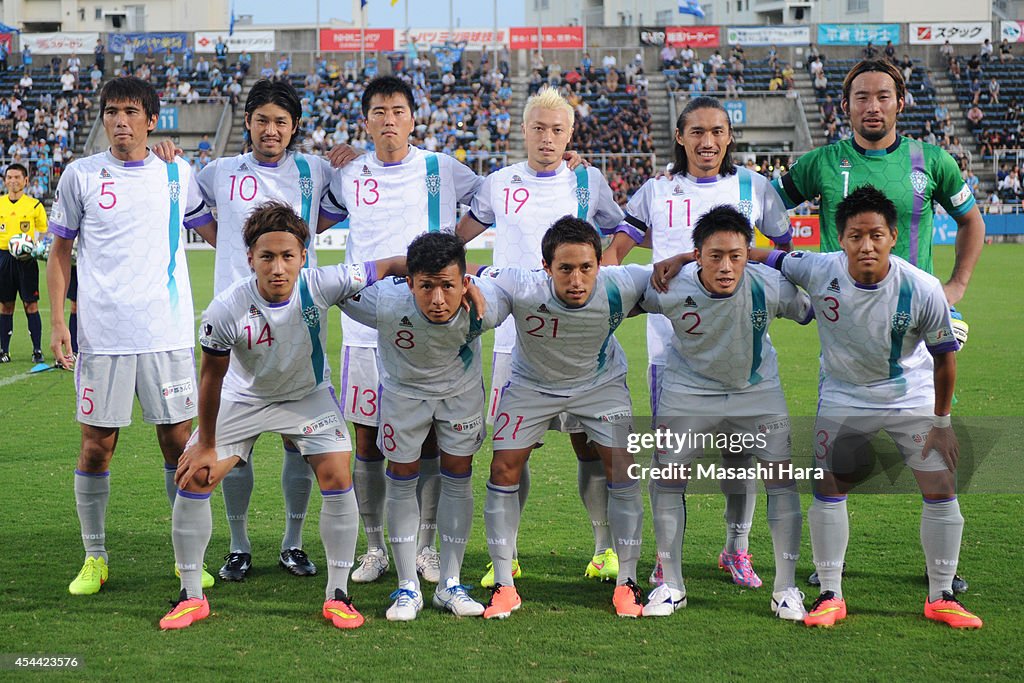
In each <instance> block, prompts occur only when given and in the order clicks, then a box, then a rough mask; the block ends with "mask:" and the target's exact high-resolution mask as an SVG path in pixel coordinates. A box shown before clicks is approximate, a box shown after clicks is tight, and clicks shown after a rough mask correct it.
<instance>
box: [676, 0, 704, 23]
mask: <svg viewBox="0 0 1024 683" xmlns="http://www.w3.org/2000/svg"><path fill="white" fill-rule="evenodd" d="M679 13H680V14H692V15H693V16H695V17H698V18H700V19H703V18H704V8H703V7H701V6H700V0H679Z"/></svg>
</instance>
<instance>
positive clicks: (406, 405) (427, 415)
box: [377, 384, 487, 463]
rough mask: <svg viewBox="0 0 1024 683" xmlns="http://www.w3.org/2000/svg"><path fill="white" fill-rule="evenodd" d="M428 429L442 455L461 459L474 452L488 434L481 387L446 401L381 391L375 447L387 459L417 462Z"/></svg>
mask: <svg viewBox="0 0 1024 683" xmlns="http://www.w3.org/2000/svg"><path fill="white" fill-rule="evenodd" d="M431 427H434V431H435V433H436V434H437V447H438V449H440V450H441V452H443V453H447V454H448V455H462V456H472V455H473V454H474V453H476V452H477V450H479V448H480V446H481V445H482V444H483V442H484V436H486V434H487V428H486V427H485V426H484V387H483V384H481V385H480V386H478V387H475V388H473V389H469V390H468V391H464V392H462V393H461V394H458V395H456V396H450V397H448V398H428V399H415V398H409V397H407V396H400V395H398V394H396V393H394V392H389V391H387V390H386V389H385V390H384V391H382V392H381V401H380V429H378V430H377V448H379V449H380V452H381V453H383V454H384V456H385V457H386V458H387V459H388V460H391V461H392V462H400V463H409V462H416V461H417V460H419V459H420V451H422V449H423V441H424V439H426V438H427V434H428V433H429V432H430V428H431Z"/></svg>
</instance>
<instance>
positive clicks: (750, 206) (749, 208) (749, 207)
mask: <svg viewBox="0 0 1024 683" xmlns="http://www.w3.org/2000/svg"><path fill="white" fill-rule="evenodd" d="M736 208H738V209H739V210H740V213H742V214H743V216H744V217H745V218H746V219H747V220H748V221H749V220H750V214H751V213H752V212H753V211H754V202H752V201H750V200H749V199H741V200H740V203H739V204H738V205H737V207H736Z"/></svg>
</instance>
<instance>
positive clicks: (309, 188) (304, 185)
mask: <svg viewBox="0 0 1024 683" xmlns="http://www.w3.org/2000/svg"><path fill="white" fill-rule="evenodd" d="M299 191H300V192H302V196H303V197H305V198H307V199H308V198H309V197H312V196H313V179H312V178H306V177H303V178H299Z"/></svg>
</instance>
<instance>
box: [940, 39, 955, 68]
mask: <svg viewBox="0 0 1024 683" xmlns="http://www.w3.org/2000/svg"><path fill="white" fill-rule="evenodd" d="M939 54H941V55H942V56H943V58H944V59H945V60H946V63H947V64H951V63H952V62H953V58H954V57H955V55H956V52H955V51H954V50H953V46H952V45H950V43H949V40H946V42H944V43H943V44H942V47H940V48H939Z"/></svg>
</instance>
